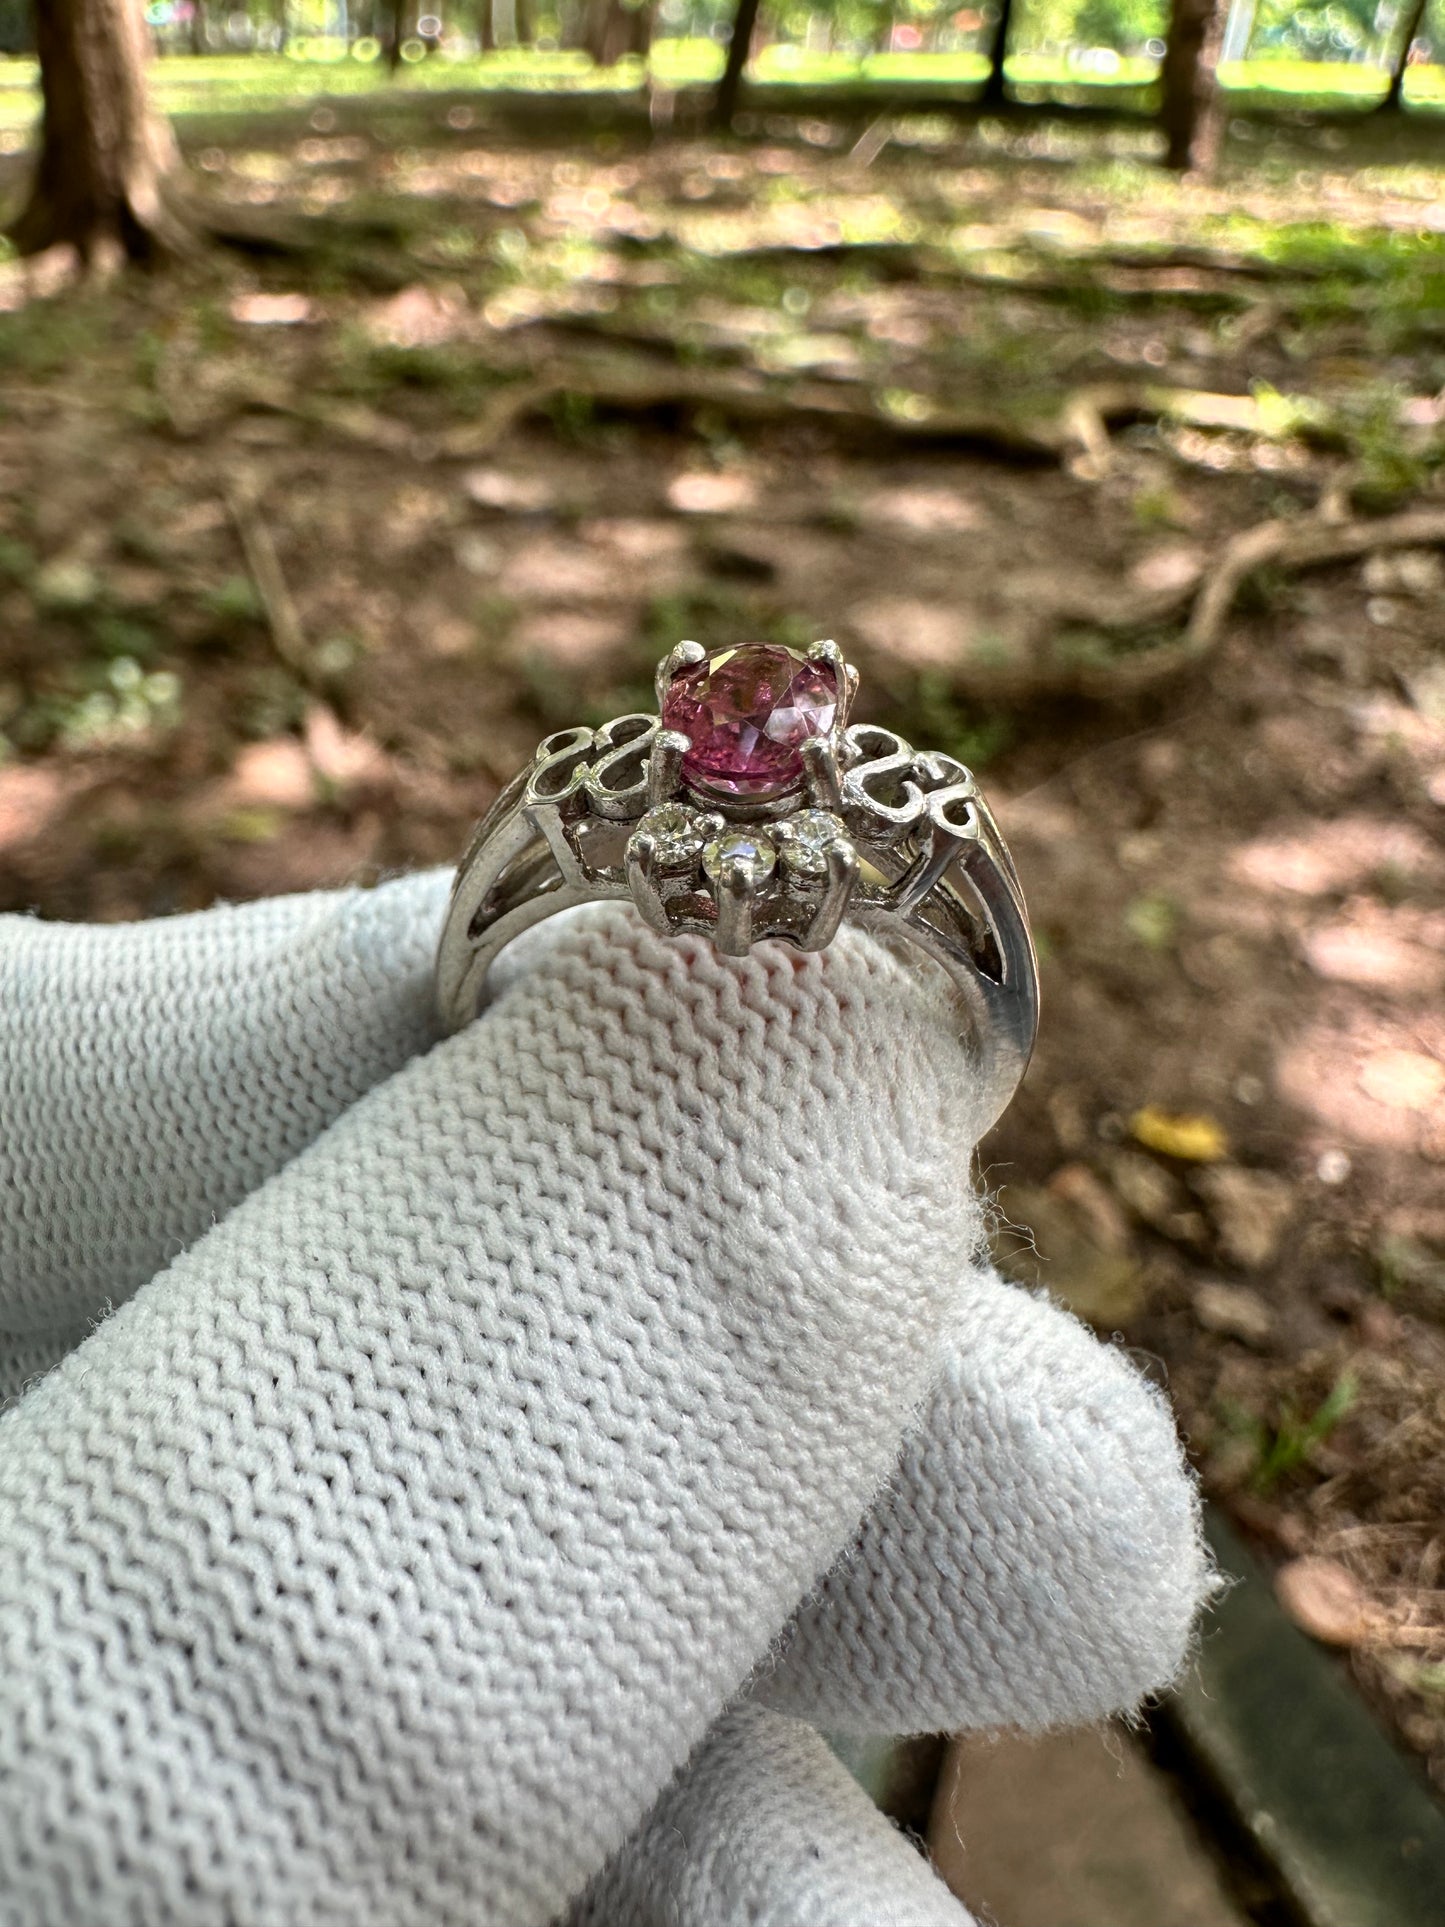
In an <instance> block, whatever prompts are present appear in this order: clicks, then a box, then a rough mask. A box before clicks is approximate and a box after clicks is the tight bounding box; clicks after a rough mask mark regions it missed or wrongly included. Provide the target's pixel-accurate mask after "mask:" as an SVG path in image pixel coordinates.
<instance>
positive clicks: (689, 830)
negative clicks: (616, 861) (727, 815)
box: [635, 803, 717, 870]
mask: <svg viewBox="0 0 1445 1927" xmlns="http://www.w3.org/2000/svg"><path fill="white" fill-rule="evenodd" d="M716 820H717V819H716V818H715V817H714V819H713V821H714V822H716ZM635 834H636V835H638V836H650V837H651V838H652V840H653V842H654V844H655V845H656V859H657V861H658V862H659V863H660V864H662V866H663V867H664V869H669V870H671V869H676V868H678V867H679V866H681V865H683V864H688V863H696V861H697V859H698V858H699V856H701V854H702V848H703V845H704V844H705V843H706V842H707V834H706V831H705V830H704V829H703V828H702V826H701V824H700V822H699V819H698V815H697V812H696V811H695V810H690V809H688V808H687V807H686V805H685V804H682V803H663V804H661V805H660V806H659V808H657V809H655V810H649V811H648V813H647V815H646V816H644V817H643V818H642V820H641V821H640V822H639V823H638V825H637V829H636V831H635Z"/></svg>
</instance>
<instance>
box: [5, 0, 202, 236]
mask: <svg viewBox="0 0 1445 1927" xmlns="http://www.w3.org/2000/svg"><path fill="white" fill-rule="evenodd" d="M149 39H150V35H149V32H148V30H147V28H146V24H145V16H144V14H143V12H142V9H141V4H140V0H40V4H39V5H38V6H37V7H36V9H35V40H36V51H37V53H38V54H39V56H40V90H41V96H42V99H43V101H44V116H43V120H42V124H41V130H40V156H39V159H38V161H37V162H36V166H35V174H34V177H33V179H32V181H31V186H30V197H29V200H28V201H27V203H26V205H25V208H24V210H23V212H22V213H21V214H20V216H19V218H18V219H17V220H16V221H15V222H14V224H13V225H12V227H11V228H10V239H11V240H12V241H13V242H14V244H15V247H16V249H17V250H18V251H19V252H20V253H21V254H40V253H43V252H44V250H45V249H47V248H52V247H62V246H65V247H71V248H74V250H75V252H76V254H77V255H78V257H79V258H80V261H81V263H82V265H87V266H88V265H89V264H90V263H91V262H92V261H93V260H94V259H95V257H96V255H97V254H98V253H100V252H102V251H105V250H108V249H109V248H111V247H114V246H118V247H119V248H120V250H121V252H122V253H123V254H124V255H125V257H126V258H127V259H128V260H131V261H140V262H145V263H153V262H155V261H156V260H158V259H159V258H160V257H161V256H163V255H167V254H180V253H185V252H188V251H189V246H190V235H189V232H188V230H187V228H186V226H185V224H184V222H183V221H182V220H181V219H180V217H179V216H178V215H177V214H176V212H175V211H174V209H173V208H171V207H169V206H168V205H167V203H166V183H167V179H168V177H169V176H170V174H171V172H172V170H173V169H175V168H176V167H177V166H178V164H179V162H178V156H177V153H176V144H175V138H174V136H173V135H172V133H171V130H170V126H169V124H168V123H167V122H166V121H164V120H162V119H161V118H160V116H159V115H158V114H155V113H153V112H152V110H151V106H150V101H149V98H148V96H147V93H146V56H147V53H148V49H149Z"/></svg>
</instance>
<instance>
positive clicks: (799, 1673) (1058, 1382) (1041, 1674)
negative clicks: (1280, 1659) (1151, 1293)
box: [756, 1272, 1215, 1734]
mask: <svg viewBox="0 0 1445 1927" xmlns="http://www.w3.org/2000/svg"><path fill="white" fill-rule="evenodd" d="M1214 1584H1215V1579H1214V1574H1213V1568H1212V1566H1211V1562H1210V1560H1209V1558H1208V1555H1207V1553H1206V1550H1205V1547H1204V1541H1203V1535H1202V1529H1201V1519H1200V1509H1199V1500H1198V1494H1197V1492H1196V1490H1195V1487H1194V1484H1193V1481H1192V1479H1191V1478H1190V1476H1189V1474H1188V1470H1187V1468H1186V1466H1185V1463H1184V1454H1183V1450H1182V1447H1181V1446H1180V1443H1179V1440H1178V1436H1177V1434H1176V1432H1175V1429H1174V1420H1173V1417H1172V1415H1171V1413H1170V1411H1169V1408H1168V1405H1167V1404H1166V1402H1165V1400H1164V1398H1163V1397H1162V1395H1161V1394H1160V1393H1158V1392H1157V1391H1155V1390H1154V1388H1153V1387H1152V1386H1150V1385H1149V1384H1148V1383H1147V1382H1146V1381H1145V1380H1144V1379H1142V1378H1141V1377H1140V1375H1139V1373H1138V1371H1137V1370H1136V1369H1135V1368H1134V1366H1133V1365H1132V1364H1131V1363H1130V1361H1129V1360H1128V1359H1127V1358H1125V1357H1124V1356H1123V1354H1122V1353H1120V1352H1118V1351H1116V1350H1114V1349H1112V1348H1111V1347H1108V1346H1104V1345H1101V1344H1099V1342H1098V1341H1097V1339H1095V1338H1094V1337H1093V1336H1092V1334H1091V1333H1089V1332H1088V1331H1087V1330H1086V1329H1085V1327H1084V1326H1083V1325H1081V1324H1079V1323H1078V1322H1077V1321H1076V1320H1075V1319H1073V1318H1071V1317H1069V1316H1068V1314H1067V1313H1065V1312H1062V1311H1060V1310H1059V1309H1058V1307H1057V1306H1055V1305H1052V1304H1050V1303H1049V1302H1048V1301H1047V1300H1046V1299H1044V1298H1042V1297H1033V1296H1031V1295H1030V1294H1028V1293H1027V1292H1023V1291H1020V1290H1017V1289H1010V1288H1009V1287H1007V1286H1004V1285H1001V1284H1000V1283H999V1281H998V1279H997V1278H996V1277H994V1276H993V1275H992V1274H991V1273H988V1272H983V1273H980V1274H977V1275H975V1277H973V1278H972V1279H970V1280H968V1281H967V1282H966V1283H965V1284H964V1285H963V1287H962V1288H961V1290H960V1292H959V1294H958V1298H957V1301H956V1303H955V1307H954V1313H953V1317H952V1320H951V1330H950V1333H949V1337H948V1340H947V1342H946V1344H945V1360H944V1367H943V1372H942V1375H941V1377H940V1380H939V1383H938V1385H937V1387H936V1388H935V1391H934V1394H933V1399H932V1402H931V1404H930V1407H929V1409H928V1411H927V1413H926V1414H925V1416H924V1418H923V1421H922V1422H921V1423H920V1424H919V1425H918V1426H916V1427H915V1428H914V1430H913V1432H912V1434H911V1435H910V1437H909V1439H908V1440H907V1442H906V1444H905V1446H904V1448H903V1454H902V1457H901V1459H900V1461H899V1465H898V1469H897V1472H896V1474H895V1476H894V1478H893V1480H892V1482H891V1484H890V1486H889V1488H888V1489H887V1490H886V1491H885V1492H884V1493H883V1494H882V1495H881V1496H880V1498H879V1500H878V1502H877V1504H876V1505H875V1506H874V1507H873V1508H872V1510H871V1511H870V1512H869V1514H868V1517H867V1518H866V1519H865V1520H864V1522H863V1526H862V1529H861V1530H860V1532H859V1535H858V1538H857V1540H856V1541H855V1543H854V1544H853V1546H852V1547H851V1548H850V1549H849V1551H848V1552H847V1553H846V1554H845V1555H844V1556H843V1557H842V1558H841V1559H840V1560H839V1561H838V1563H837V1564H836V1565H835V1566H834V1568H833V1570H832V1571H831V1572H830V1573H829V1574H828V1576H827V1578H826V1580H825V1581H824V1582H823V1584H822V1586H821V1587H820V1588H819V1589H818V1590H817V1592H816V1593H815V1594H814V1596H813V1597H812V1598H811V1599H810V1600H809V1601H808V1602H807V1603H806V1604H805V1605H804V1606H803V1607H802V1608H801V1610H800V1611H799V1613H798V1615H797V1617H796V1619H795V1621H794V1623H793V1625H792V1627H791V1629H790V1632H789V1636H788V1641H787V1644H786V1646H785V1648H784V1650H783V1653H782V1656H781V1658H780V1660H779V1661H778V1662H777V1663H776V1664H774V1665H770V1666H768V1667H765V1668H764V1669H763V1670H762V1671H761V1673H760V1675H759V1678H758V1680H757V1682H756V1691H757V1693H758V1696H759V1697H760V1698H762V1699H765V1700H767V1701H768V1702H769V1703H770V1704H772V1705H774V1706H777V1707H779V1708H780V1709H782V1710H784V1711H787V1712H791V1713H796V1714H799V1715H801V1716H802V1717H804V1718H807V1719H812V1720H817V1721H819V1722H821V1723H822V1725H823V1726H825V1727H826V1728H827V1729H828V1730H829V1731H832V1732H837V1733H851V1734H874V1733H942V1732H954V1731H958V1730H960V1729H962V1728H965V1727H989V1726H1008V1727H1016V1728H1021V1729H1023V1730H1025V1731H1035V1732H1037V1731H1042V1730H1044V1729H1045V1728H1048V1727H1055V1726H1067V1725H1077V1724H1082V1723H1084V1722H1087V1721H1090V1720H1099V1719H1104V1718H1107V1717H1108V1716H1109V1715H1110V1714H1112V1713H1117V1712H1120V1711H1121V1710H1128V1709H1130V1708H1132V1707H1134V1706H1135V1705H1137V1703H1138V1702H1139V1700H1140V1699H1141V1698H1142V1697H1143V1696H1144V1695H1145V1694H1146V1693H1148V1692H1152V1691H1155V1690H1157V1689H1159V1688H1162V1687H1164V1686H1166V1685H1168V1684H1169V1682H1170V1681H1171V1680H1173V1679H1174V1678H1175V1676H1176V1675H1177V1674H1178V1672H1179V1670H1180V1668H1181V1666H1182V1665H1183V1663H1184V1658H1185V1655H1186V1653H1187V1652H1188V1649H1189V1642H1190V1637H1191V1634H1192V1631H1193V1627H1194V1624H1195V1621H1196V1620H1197V1618H1198V1615H1199V1608H1200V1605H1201V1603H1202V1602H1203V1601H1204V1600H1205V1599H1207V1598H1208V1597H1209V1596H1210V1595H1211V1593H1212V1591H1213V1589H1214Z"/></svg>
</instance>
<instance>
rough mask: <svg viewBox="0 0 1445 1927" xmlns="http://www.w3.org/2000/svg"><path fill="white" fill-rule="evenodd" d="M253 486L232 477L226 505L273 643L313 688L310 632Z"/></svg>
mask: <svg viewBox="0 0 1445 1927" xmlns="http://www.w3.org/2000/svg"><path fill="white" fill-rule="evenodd" d="M253 486H254V485H253V484H251V483H249V482H248V483H240V482H236V481H234V480H231V479H229V478H228V479H227V480H226V481H225V482H223V484H222V490H223V493H224V496H225V502H226V508H227V510H228V512H229V514H230V517H231V520H232V522H233V523H234V524H235V528H236V534H237V536H238V538H239V539H240V543H241V553H242V555H243V556H244V557H245V559H246V568H247V571H248V573H249V574H250V577H251V581H252V583H253V584H254V585H255V589H256V594H257V595H258V596H259V597H260V599H261V607H262V609H263V610H264V611H265V615H266V626H267V628H268V629H269V630H270V633H271V646H272V648H273V649H274V650H275V651H276V654H277V655H278V656H279V657H280V659H281V661H282V663H283V664H284V665H285V667H286V668H287V669H289V670H290V671H291V673H292V675H293V676H295V677H296V678H297V680H298V681H299V682H301V683H302V684H304V685H305V686H306V687H307V688H308V689H309V688H312V687H314V684H315V676H314V673H313V671H312V666H311V660H310V651H309V650H308V649H307V647H306V636H305V633H304V632H303V630H302V627H301V618H300V617H299V616H298V614H297V613H296V604H295V603H294V602H293V601H292V599H291V591H290V590H289V589H288V588H287V587H286V578H285V576H284V575H283V574H282V572H281V560H280V557H279V556H278V555H277V553H276V544H275V543H274V542H273V541H272V539H271V531H270V529H268V528H267V526H266V524H265V522H264V521H263V520H262V519H261V515H260V512H259V511H258V509H257V507H256V503H255V500H254V496H253V492H252V490H253Z"/></svg>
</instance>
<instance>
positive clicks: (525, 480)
mask: <svg viewBox="0 0 1445 1927" xmlns="http://www.w3.org/2000/svg"><path fill="white" fill-rule="evenodd" d="M462 487H463V488H464V489H465V491H466V493H467V495H468V497H469V498H470V500H472V501H473V502H475V503H476V505H477V507H478V508H484V509H496V510H497V511H498V512H499V513H501V514H510V515H539V514H541V513H542V512H543V511H544V510H545V509H549V508H551V506H552V502H553V492H552V485H551V483H550V482H548V481H546V480H545V479H544V478H543V477H542V476H540V475H510V474H508V473H507V471H506V470H505V469H501V468H473V469H469V470H468V471H467V473H466V474H465V475H464V476H463V477H462Z"/></svg>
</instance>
